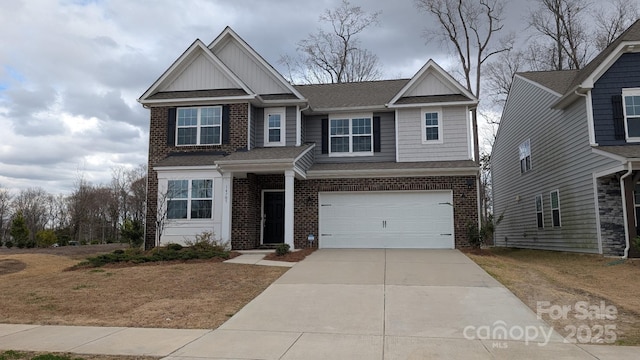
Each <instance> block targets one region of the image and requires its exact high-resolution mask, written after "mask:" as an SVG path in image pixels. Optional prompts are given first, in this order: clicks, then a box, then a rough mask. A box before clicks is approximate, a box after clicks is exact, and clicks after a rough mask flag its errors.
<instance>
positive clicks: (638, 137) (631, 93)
mask: <svg viewBox="0 0 640 360" xmlns="http://www.w3.org/2000/svg"><path fill="white" fill-rule="evenodd" d="M622 99H623V102H624V104H623V108H624V123H625V128H626V130H627V139H631V140H635V141H640V89H623V90H622Z"/></svg>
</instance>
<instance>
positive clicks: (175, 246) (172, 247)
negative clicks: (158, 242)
mask: <svg viewBox="0 0 640 360" xmlns="http://www.w3.org/2000/svg"><path fill="white" fill-rule="evenodd" d="M167 249H168V250H173V251H180V250H182V245H180V244H173V243H170V244H167Z"/></svg>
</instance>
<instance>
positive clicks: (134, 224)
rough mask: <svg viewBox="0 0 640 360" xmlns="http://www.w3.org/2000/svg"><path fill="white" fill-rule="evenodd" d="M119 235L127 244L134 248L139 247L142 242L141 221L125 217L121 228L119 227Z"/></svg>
mask: <svg viewBox="0 0 640 360" xmlns="http://www.w3.org/2000/svg"><path fill="white" fill-rule="evenodd" d="M120 235H121V236H122V238H123V239H125V240H126V242H128V243H129V246H131V247H134V248H139V247H141V246H142V242H143V241H144V229H143V227H142V222H141V221H138V220H131V219H126V220H125V221H124V224H122V228H120Z"/></svg>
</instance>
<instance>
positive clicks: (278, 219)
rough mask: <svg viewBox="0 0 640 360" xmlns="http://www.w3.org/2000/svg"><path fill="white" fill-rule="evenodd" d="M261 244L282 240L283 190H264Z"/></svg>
mask: <svg viewBox="0 0 640 360" xmlns="http://www.w3.org/2000/svg"><path fill="white" fill-rule="evenodd" d="M263 209H264V214H263V223H264V229H263V233H262V243H263V244H279V243H283V242H284V191H265V192H264V203H263Z"/></svg>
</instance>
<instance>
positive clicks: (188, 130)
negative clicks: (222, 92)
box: [176, 106, 222, 145]
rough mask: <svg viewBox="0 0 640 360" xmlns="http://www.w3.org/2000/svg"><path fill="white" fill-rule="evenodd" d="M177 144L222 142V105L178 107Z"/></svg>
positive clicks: (214, 143)
mask: <svg viewBox="0 0 640 360" xmlns="http://www.w3.org/2000/svg"><path fill="white" fill-rule="evenodd" d="M176 122H177V124H176V125H177V129H176V131H177V136H176V145H219V144H220V143H222V107H220V106H213V107H200V108H196V107H193V108H178V111H177V116H176Z"/></svg>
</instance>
